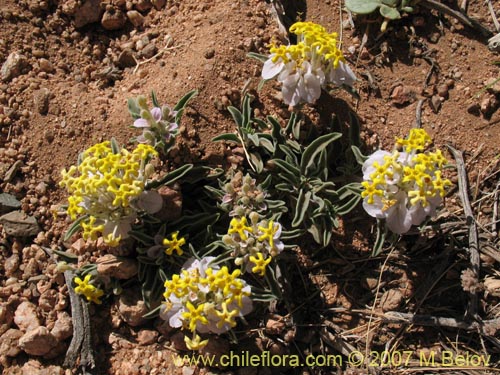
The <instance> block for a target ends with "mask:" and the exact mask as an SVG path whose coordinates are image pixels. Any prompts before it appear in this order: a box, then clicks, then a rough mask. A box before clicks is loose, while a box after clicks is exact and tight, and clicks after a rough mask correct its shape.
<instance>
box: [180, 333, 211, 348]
mask: <svg viewBox="0 0 500 375" xmlns="http://www.w3.org/2000/svg"><path fill="white" fill-rule="evenodd" d="M184 342H185V343H186V346H187V348H188V349H189V350H199V349H201V348H203V347H204V346H205V345H207V344H208V340H201V337H200V335H198V334H195V335H194V336H193V339H190V338H189V337H187V336H184Z"/></svg>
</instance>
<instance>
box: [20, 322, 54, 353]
mask: <svg viewBox="0 0 500 375" xmlns="http://www.w3.org/2000/svg"><path fill="white" fill-rule="evenodd" d="M56 346H57V340H56V338H55V337H54V336H53V335H52V334H51V333H50V332H49V330H48V329H47V327H38V328H35V329H34V330H30V331H29V332H26V333H25V334H24V335H23V337H21V338H20V339H19V347H20V348H21V349H22V350H24V351H25V352H26V353H27V354H30V355H37V356H42V355H45V354H48V353H49V352H50V351H51V350H52V349H53V348H55V347H56Z"/></svg>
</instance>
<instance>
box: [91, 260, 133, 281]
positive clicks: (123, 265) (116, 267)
mask: <svg viewBox="0 0 500 375" xmlns="http://www.w3.org/2000/svg"><path fill="white" fill-rule="evenodd" d="M96 263H97V272H98V273H99V274H100V275H102V276H110V277H114V278H117V279H122V280H127V279H130V278H132V277H134V276H135V275H137V271H138V266H137V262H136V261H135V260H134V259H130V258H122V257H117V256H115V255H112V254H106V255H104V256H102V257H100V258H99V259H97V261H96Z"/></svg>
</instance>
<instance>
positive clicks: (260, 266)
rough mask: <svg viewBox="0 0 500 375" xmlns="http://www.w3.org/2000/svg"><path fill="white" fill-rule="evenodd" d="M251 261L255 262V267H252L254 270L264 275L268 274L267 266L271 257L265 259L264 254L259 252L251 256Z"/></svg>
mask: <svg viewBox="0 0 500 375" xmlns="http://www.w3.org/2000/svg"><path fill="white" fill-rule="evenodd" d="M250 262H252V263H254V264H255V267H253V268H252V272H253V273H258V274H259V275H260V276H264V275H265V274H266V267H267V265H268V264H269V263H270V262H271V257H269V258H267V259H264V255H263V254H262V253H260V252H259V253H257V256H251V257H250Z"/></svg>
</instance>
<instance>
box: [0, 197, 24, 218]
mask: <svg viewBox="0 0 500 375" xmlns="http://www.w3.org/2000/svg"><path fill="white" fill-rule="evenodd" d="M20 207H21V202H19V201H18V200H17V199H16V197H14V196H13V195H11V194H7V193H0V215H2V214H6V213H7V212H10V211H14V210H17V209H19V208H20Z"/></svg>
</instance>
